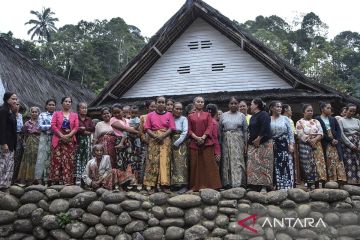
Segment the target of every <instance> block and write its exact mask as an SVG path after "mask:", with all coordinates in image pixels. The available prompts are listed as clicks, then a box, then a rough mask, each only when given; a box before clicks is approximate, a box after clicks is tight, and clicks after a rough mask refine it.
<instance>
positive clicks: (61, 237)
mask: <svg viewBox="0 0 360 240" xmlns="http://www.w3.org/2000/svg"><path fill="white" fill-rule="evenodd" d="M50 235H51V236H52V237H53V238H55V239H56V240H67V239H70V236H69V234H67V233H66V232H65V231H64V230H63V229H54V230H51V231H50Z"/></svg>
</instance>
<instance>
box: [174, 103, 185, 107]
mask: <svg viewBox="0 0 360 240" xmlns="http://www.w3.org/2000/svg"><path fill="white" fill-rule="evenodd" d="M176 104H181V106H183V104H182V103H181V102H174V107H175V105H176Z"/></svg>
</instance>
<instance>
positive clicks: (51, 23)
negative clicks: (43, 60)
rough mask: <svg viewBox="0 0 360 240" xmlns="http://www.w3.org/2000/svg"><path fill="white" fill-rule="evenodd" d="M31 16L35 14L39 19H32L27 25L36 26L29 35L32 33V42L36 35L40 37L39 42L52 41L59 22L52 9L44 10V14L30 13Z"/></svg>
mask: <svg viewBox="0 0 360 240" xmlns="http://www.w3.org/2000/svg"><path fill="white" fill-rule="evenodd" d="M30 13H31V14H34V15H35V16H36V17H37V19H31V20H30V21H28V22H27V23H25V25H26V24H34V25H35V26H33V27H32V28H31V29H30V30H29V31H28V34H30V33H31V32H32V35H31V40H32V39H33V38H34V37H35V35H37V36H38V38H39V41H43V40H44V39H46V40H47V41H48V42H50V41H51V33H54V32H56V31H57V28H56V27H55V22H56V21H59V19H58V18H54V17H53V15H54V14H55V13H54V12H52V11H51V9H50V8H43V9H42V12H41V13H40V12H38V11H33V10H32V11H30Z"/></svg>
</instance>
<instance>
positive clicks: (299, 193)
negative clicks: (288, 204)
mask: <svg viewBox="0 0 360 240" xmlns="http://www.w3.org/2000/svg"><path fill="white" fill-rule="evenodd" d="M288 198H289V199H290V200H293V201H295V202H297V203H301V202H307V201H309V199H310V194H309V193H308V192H305V191H304V190H302V189H300V188H292V189H289V190H288Z"/></svg>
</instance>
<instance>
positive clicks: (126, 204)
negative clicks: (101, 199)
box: [120, 200, 141, 211]
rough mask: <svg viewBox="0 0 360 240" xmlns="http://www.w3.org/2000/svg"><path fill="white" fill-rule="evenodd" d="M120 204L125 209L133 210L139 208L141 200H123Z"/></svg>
mask: <svg viewBox="0 0 360 240" xmlns="http://www.w3.org/2000/svg"><path fill="white" fill-rule="evenodd" d="M120 206H121V207H122V208H123V209H125V210H128V211H134V210H137V209H139V208H140V206H141V202H140V201H137V200H125V201H123V202H122V203H121V204H120Z"/></svg>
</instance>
